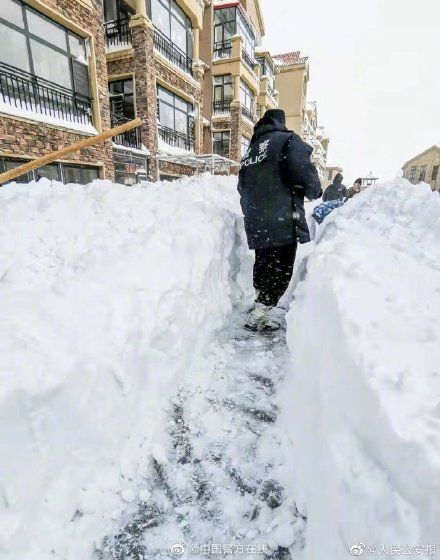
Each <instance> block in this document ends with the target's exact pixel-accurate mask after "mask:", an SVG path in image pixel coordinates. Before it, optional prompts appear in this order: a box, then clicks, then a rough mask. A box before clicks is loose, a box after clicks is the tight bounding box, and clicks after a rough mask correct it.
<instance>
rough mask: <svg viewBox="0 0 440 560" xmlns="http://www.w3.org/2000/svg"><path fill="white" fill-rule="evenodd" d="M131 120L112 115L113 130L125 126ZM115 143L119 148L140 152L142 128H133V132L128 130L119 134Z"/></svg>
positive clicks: (114, 140) (115, 138)
mask: <svg viewBox="0 0 440 560" xmlns="http://www.w3.org/2000/svg"><path fill="white" fill-rule="evenodd" d="M130 120H131V119H129V118H127V117H120V116H118V115H114V114H112V115H111V125H112V128H113V127H115V126H119V125H121V124H124V123H126V122H128V121H130ZM113 142H114V143H115V144H117V145H118V146H125V147H126V148H132V149H136V150H140V149H141V148H142V142H141V130H140V128H133V129H132V130H126V131H125V132H123V133H122V134H118V135H117V136H115V137H114V139H113Z"/></svg>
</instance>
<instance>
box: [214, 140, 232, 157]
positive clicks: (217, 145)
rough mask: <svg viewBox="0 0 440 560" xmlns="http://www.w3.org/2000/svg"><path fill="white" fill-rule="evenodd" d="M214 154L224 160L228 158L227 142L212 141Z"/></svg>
mask: <svg viewBox="0 0 440 560" xmlns="http://www.w3.org/2000/svg"><path fill="white" fill-rule="evenodd" d="M213 151H214V154H217V155H218V156H222V157H225V158H229V142H227V141H218V142H215V141H214V145H213Z"/></svg>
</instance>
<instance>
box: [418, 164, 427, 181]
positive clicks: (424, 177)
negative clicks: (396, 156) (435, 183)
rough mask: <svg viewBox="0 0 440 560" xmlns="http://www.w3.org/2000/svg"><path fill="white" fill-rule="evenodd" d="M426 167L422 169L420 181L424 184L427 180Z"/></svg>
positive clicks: (423, 166)
mask: <svg viewBox="0 0 440 560" xmlns="http://www.w3.org/2000/svg"><path fill="white" fill-rule="evenodd" d="M426 167H427V166H426V165H422V166H421V167H420V175H419V181H420V182H422V181H424V180H425V179H426Z"/></svg>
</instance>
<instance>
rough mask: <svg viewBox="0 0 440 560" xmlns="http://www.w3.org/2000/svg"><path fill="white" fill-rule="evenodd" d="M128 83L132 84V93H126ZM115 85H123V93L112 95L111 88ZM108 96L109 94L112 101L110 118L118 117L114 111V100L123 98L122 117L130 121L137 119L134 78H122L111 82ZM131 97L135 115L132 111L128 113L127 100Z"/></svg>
mask: <svg viewBox="0 0 440 560" xmlns="http://www.w3.org/2000/svg"><path fill="white" fill-rule="evenodd" d="M127 82H131V84H132V87H131V92H126V91H125V86H126V84H127ZM114 84H122V93H111V86H112V85H114ZM108 94H109V101H110V117H113V116H115V117H116V116H118V115H116V113H114V112H113V111H112V98H116V97H121V98H122V115H121V116H122V117H123V118H128V119H134V118H136V103H135V96H134V78H133V76H132V77H130V78H120V79H119V80H111V81H109V83H108ZM130 97H131V100H132V103H131V106H132V107H133V114H131V111H126V107H127V104H126V100H127V99H128V98H130Z"/></svg>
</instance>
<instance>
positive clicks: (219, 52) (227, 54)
mask: <svg viewBox="0 0 440 560" xmlns="http://www.w3.org/2000/svg"><path fill="white" fill-rule="evenodd" d="M231 56H232V41H231V40H227V41H219V42H217V43H214V58H231Z"/></svg>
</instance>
